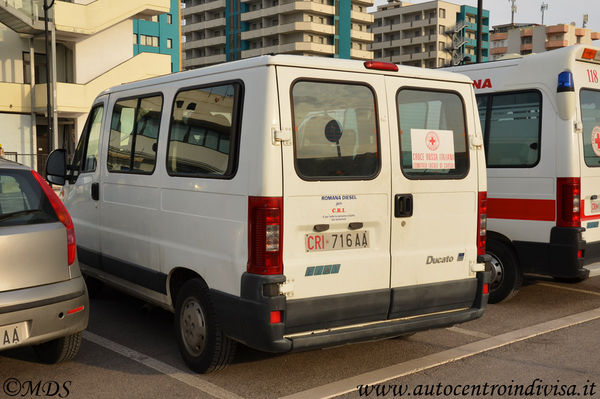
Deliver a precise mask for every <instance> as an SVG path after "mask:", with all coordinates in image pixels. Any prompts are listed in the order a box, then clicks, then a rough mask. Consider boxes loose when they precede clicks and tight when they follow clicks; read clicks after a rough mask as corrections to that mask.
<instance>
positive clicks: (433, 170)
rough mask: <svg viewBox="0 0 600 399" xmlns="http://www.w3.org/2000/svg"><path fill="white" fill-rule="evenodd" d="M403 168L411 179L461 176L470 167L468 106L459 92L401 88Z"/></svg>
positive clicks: (401, 149)
mask: <svg viewBox="0 0 600 399" xmlns="http://www.w3.org/2000/svg"><path fill="white" fill-rule="evenodd" d="M396 102H397V105H398V121H399V126H400V131H399V134H400V151H401V154H402V156H401V163H402V172H403V173H404V175H405V176H406V177H408V178H409V179H459V178H462V177H465V176H466V175H467V173H468V171H469V162H468V151H467V134H466V133H467V132H466V128H465V110H464V104H463V102H462V99H461V97H460V96H459V95H458V94H456V93H450V92H442V91H429V90H419V89H401V90H399V91H398V94H397V97H396Z"/></svg>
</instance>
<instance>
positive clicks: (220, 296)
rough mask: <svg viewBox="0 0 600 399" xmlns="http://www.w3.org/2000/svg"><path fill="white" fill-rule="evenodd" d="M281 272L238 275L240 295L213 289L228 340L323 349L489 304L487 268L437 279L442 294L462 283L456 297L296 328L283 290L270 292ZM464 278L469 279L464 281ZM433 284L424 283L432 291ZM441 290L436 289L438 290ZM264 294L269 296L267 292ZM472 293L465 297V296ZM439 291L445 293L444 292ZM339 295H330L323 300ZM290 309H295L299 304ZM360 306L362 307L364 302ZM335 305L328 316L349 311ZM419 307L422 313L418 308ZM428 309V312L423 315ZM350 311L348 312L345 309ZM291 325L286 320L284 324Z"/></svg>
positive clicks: (432, 324)
mask: <svg viewBox="0 0 600 399" xmlns="http://www.w3.org/2000/svg"><path fill="white" fill-rule="evenodd" d="M284 279H285V278H284V277H283V276H256V275H249V274H244V277H243V278H242V295H241V297H235V296H232V295H229V294H225V293H222V292H219V291H215V290H211V295H212V296H213V299H214V300H213V303H214V304H215V307H216V310H217V315H218V316H219V322H220V324H221V327H222V328H223V330H224V332H225V333H226V334H227V335H228V336H229V337H231V338H232V339H234V340H236V341H239V342H242V343H244V344H246V345H248V346H250V347H252V348H255V349H259V350H262V351H265V352H274V353H281V352H289V351H299V350H305V349H313V348H322V347H327V346H335V345H341V344H346V343H352V342H360V341H367V340H374V339H381V338H389V337H394V336H399V335H403V334H407V333H411V332H415V331H420V330H426V329H430V328H436V327H445V326H450V325H453V324H457V323H462V322H465V321H468V320H473V319H476V318H478V317H480V316H481V315H482V314H483V311H484V309H485V307H486V305H487V301H488V294H483V285H484V284H485V283H487V282H488V279H489V273H486V272H478V273H477V279H470V281H467V280H461V281H460V282H459V283H458V284H457V282H448V283H440V284H438V285H437V286H436V287H435V291H436V292H439V293H440V294H442V293H443V292H444V291H446V290H450V291H456V290H457V287H464V289H465V290H466V291H465V292H457V296H456V301H455V302H454V303H453V302H452V301H451V300H450V299H448V298H446V297H444V300H443V301H442V302H444V303H440V306H439V307H437V308H436V309H437V310H434V308H431V307H427V306H426V304H423V303H419V302H418V300H417V301H416V302H415V303H414V309H413V311H412V312H411V311H408V310H407V311H406V315H403V314H400V313H393V314H390V313H389V309H390V302H388V303H387V305H386V306H387V307H386V311H384V312H383V313H377V312H373V314H371V315H370V317H367V313H366V312H365V313H364V316H363V317H362V318H360V319H354V320H342V319H340V320H338V321H336V320H330V321H329V322H328V323H326V322H322V324H321V328H320V329H319V325H317V324H315V325H312V326H310V328H309V329H304V331H298V330H299V328H297V327H295V326H294V325H293V318H292V317H290V315H287V314H286V312H288V311H289V310H290V306H289V303H286V298H285V297H284V296H283V295H275V296H268V293H269V292H273V291H271V287H272V286H273V285H275V284H277V283H280V282H282V281H283V280H284ZM466 283H468V284H466ZM431 288H432V287H426V289H427V290H431ZM438 290H439V291H438ZM388 291H389V294H388V295H389V298H390V299H391V300H392V302H393V294H392V291H391V290H388ZM265 293H267V295H265ZM465 294H468V295H471V294H472V295H471V296H470V299H468V302H466V301H465V298H466V296H468V295H465ZM364 295H365V301H363V302H370V303H375V306H376V309H378V308H379V307H380V306H379V303H378V302H382V301H376V300H374V299H373V296H372V293H365V294H364ZM442 295H443V294H442ZM332 299H333V300H334V301H335V300H336V299H339V298H332V297H328V299H327V300H329V301H330V300H332ZM344 302H345V303H346V307H347V308H348V309H350V310H352V309H359V308H361V306H360V305H362V304H361V303H360V298H359V297H353V298H352V300H351V301H344ZM305 305H306V306H307V307H308V308H307V309H302V310H303V311H309V310H310V309H313V310H315V309H316V308H315V307H314V305H315V304H314V303H311V302H307V303H306V304H305ZM295 306H296V308H294V309H293V311H294V312H298V311H299V310H300V309H298V305H295ZM363 307H364V306H363ZM348 309H346V308H343V307H339V308H338V309H337V311H336V312H331V315H334V314H337V315H339V314H341V313H343V312H345V311H346V310H348ZM418 310H421V311H422V313H420V314H419V313H418ZM273 311H280V312H281V315H282V320H281V322H275V323H272V322H271V320H270V315H271V312H273ZM423 313H426V314H423ZM348 314H349V312H348ZM288 324H290V325H288Z"/></svg>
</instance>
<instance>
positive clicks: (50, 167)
mask: <svg viewBox="0 0 600 399" xmlns="http://www.w3.org/2000/svg"><path fill="white" fill-rule="evenodd" d="M45 177H46V180H48V182H50V183H52V184H58V185H59V186H64V184H65V180H66V177H67V151H66V150H63V149H59V150H54V151H52V152H51V153H50V155H49V156H48V161H46V176H45Z"/></svg>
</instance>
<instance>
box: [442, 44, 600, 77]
mask: <svg viewBox="0 0 600 399" xmlns="http://www.w3.org/2000/svg"><path fill="white" fill-rule="evenodd" d="M585 48H591V49H594V50H598V51H600V47H598V46H592V45H586V44H576V45H573V46H567V47H562V48H559V49H556V50H552V51H544V52H542V53H536V54H529V55H525V56H520V57H518V58H509V59H505V60H502V59H500V60H496V61H490V62H484V63H480V64H468V65H461V66H457V67H451V68H448V70H451V71H454V72H459V73H461V72H464V71H478V70H484V69H491V68H499V67H510V66H518V65H532V64H535V65H543V68H542V69H541V71H548V70H549V69H550V70H561V71H562V70H563V69H564V68H569V67H570V66H571V64H572V63H573V62H574V61H575V60H576V59H578V58H580V57H581V54H582V53H583V49H585Z"/></svg>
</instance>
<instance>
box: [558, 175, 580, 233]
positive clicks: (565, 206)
mask: <svg viewBox="0 0 600 399" xmlns="http://www.w3.org/2000/svg"><path fill="white" fill-rule="evenodd" d="M580 195H581V183H580V179H579V178H578V177H559V178H558V179H556V225H557V226H559V227H581V214H580V212H579V204H580Z"/></svg>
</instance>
